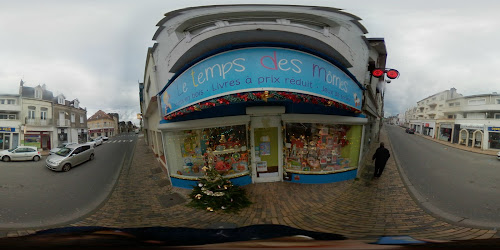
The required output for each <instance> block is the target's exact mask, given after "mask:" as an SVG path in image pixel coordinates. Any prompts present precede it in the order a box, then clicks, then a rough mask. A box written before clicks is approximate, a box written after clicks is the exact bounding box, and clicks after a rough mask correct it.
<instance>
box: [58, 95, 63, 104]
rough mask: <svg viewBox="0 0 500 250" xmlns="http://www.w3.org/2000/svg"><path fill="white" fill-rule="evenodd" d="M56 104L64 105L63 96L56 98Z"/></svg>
mask: <svg viewBox="0 0 500 250" xmlns="http://www.w3.org/2000/svg"><path fill="white" fill-rule="evenodd" d="M57 103H59V104H62V105H64V96H62V95H60V96H58V97H57Z"/></svg>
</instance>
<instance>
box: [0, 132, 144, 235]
mask: <svg viewBox="0 0 500 250" xmlns="http://www.w3.org/2000/svg"><path fill="white" fill-rule="evenodd" d="M138 142H139V137H137V140H136V142H135V143H134V147H133V148H132V154H131V155H130V157H129V159H130V160H129V161H128V162H126V161H125V158H126V155H124V156H123V158H122V160H121V163H120V170H119V171H117V174H116V175H115V176H114V177H113V184H112V185H113V186H112V187H111V189H110V191H109V192H108V194H107V196H106V197H105V198H104V199H103V200H102V202H100V204H99V205H97V206H96V207H95V208H94V209H91V210H90V211H89V212H88V213H85V214H84V215H81V216H79V217H77V218H74V219H70V220H68V221H66V222H62V223H56V224H52V225H46V226H42V227H23V228H17V229H7V230H1V229H0V238H2V232H3V233H4V234H5V235H6V236H7V237H9V236H8V235H9V234H11V233H15V234H17V232H19V231H39V230H45V229H53V228H57V227H61V226H71V224H73V223H75V222H78V221H81V220H83V219H84V218H86V217H88V216H91V215H92V214H94V213H95V212H97V211H98V210H99V209H101V208H102V207H103V206H104V204H106V202H107V201H108V200H109V199H110V198H111V195H112V194H113V193H114V191H115V189H116V186H117V184H118V181H119V180H120V177H121V175H122V173H123V172H124V169H125V168H124V167H125V165H127V167H126V169H127V171H128V169H130V166H131V165H132V159H133V158H134V155H135V149H136V147H137V143H138ZM125 163H127V164H125ZM19 236H21V235H19Z"/></svg>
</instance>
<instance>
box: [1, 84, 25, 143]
mask: <svg viewBox="0 0 500 250" xmlns="http://www.w3.org/2000/svg"><path fill="white" fill-rule="evenodd" d="M21 109H22V105H21V96H20V95H17V94H12V95H10V94H2V95H0V150H3V149H9V148H15V147H17V146H18V145H19V138H20V137H19V133H20V129H21Z"/></svg>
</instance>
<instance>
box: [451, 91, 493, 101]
mask: <svg viewBox="0 0 500 250" xmlns="http://www.w3.org/2000/svg"><path fill="white" fill-rule="evenodd" d="M485 96H498V97H500V94H494V93H489V94H478V95H468V96H459V97H455V98H451V99H448V100H446V101H453V100H457V99H468V98H476V97H485Z"/></svg>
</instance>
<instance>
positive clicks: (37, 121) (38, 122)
mask: <svg viewBox="0 0 500 250" xmlns="http://www.w3.org/2000/svg"><path fill="white" fill-rule="evenodd" d="M24 121H25V123H26V125H31V126H52V124H53V123H52V119H41V118H28V117H26V118H25V119H24Z"/></svg>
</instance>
